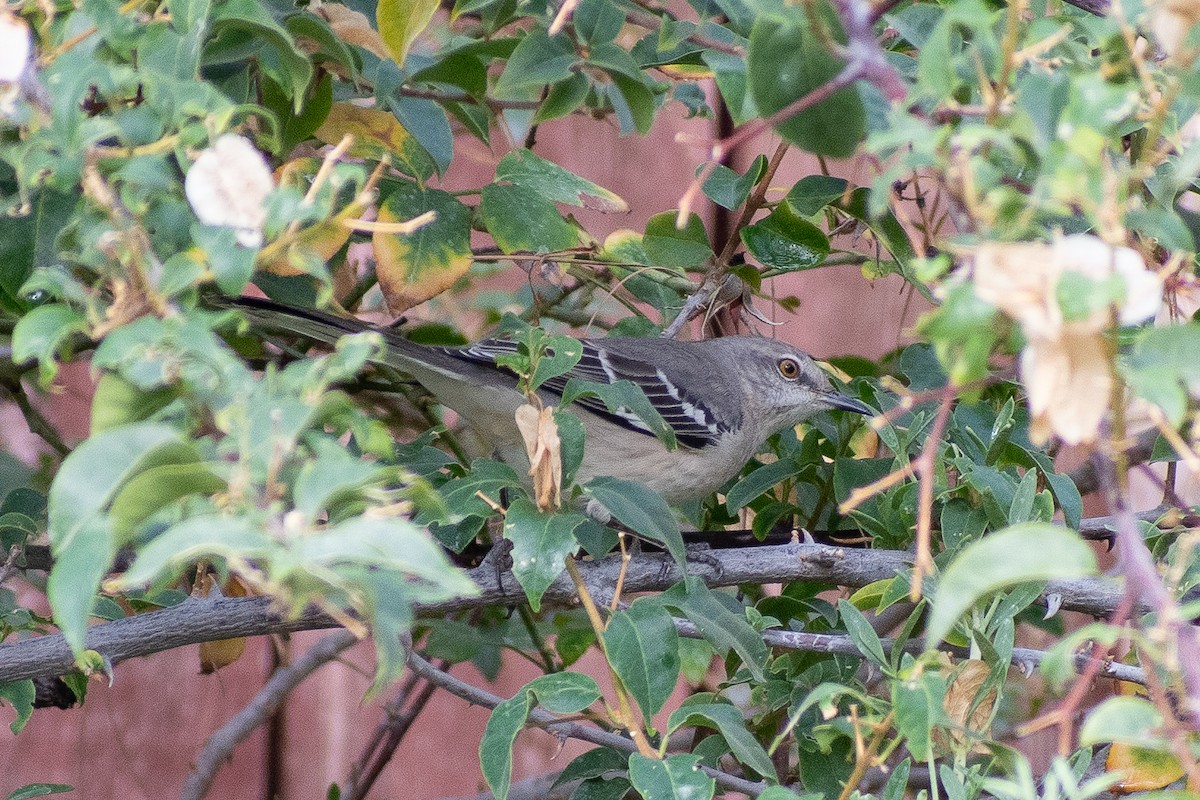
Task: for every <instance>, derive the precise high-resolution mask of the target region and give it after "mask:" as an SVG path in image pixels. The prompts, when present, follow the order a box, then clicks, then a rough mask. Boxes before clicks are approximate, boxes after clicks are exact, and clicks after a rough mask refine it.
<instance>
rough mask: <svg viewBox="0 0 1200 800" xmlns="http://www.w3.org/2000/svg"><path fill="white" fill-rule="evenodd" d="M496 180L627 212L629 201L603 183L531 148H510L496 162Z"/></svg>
mask: <svg viewBox="0 0 1200 800" xmlns="http://www.w3.org/2000/svg"><path fill="white" fill-rule="evenodd" d="M496 180H497V181H506V182H508V183H512V184H515V185H517V186H524V187H525V188H526V189H532V190H533V191H535V192H537V193H538V194H540V195H541V196H542V197H544V198H546V199H547V200H550V201H551V202H554V203H567V204H569V205H573V206H583V207H585V208H591V209H595V210H597V211H604V212H607V213H615V212H619V213H624V212H626V211H628V210H629V204H628V203H626V202H625V201H624V200H622V199H621V197H620V196H619V195H617V194H615V193H613V192H610V191H609V190H608V189H605V188H604V187H603V186H600V185H598V184H595V183H592V182H591V181H589V180H586V179H584V178H581V177H579V176H578V175H576V174H575V173H573V172H570V171H568V170H566V169H563V168H562V167H560V166H559V165H558V164H555V163H554V162H552V161H547V160H546V159H544V158H541V157H539V156H536V155H534V154H533V152H532V151H530V150H510V151H509V152H508V153H507V154H506V155H505V156H504V158H502V159H500V163H499V164H497V165H496Z"/></svg>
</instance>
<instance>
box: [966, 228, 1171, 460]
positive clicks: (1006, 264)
mask: <svg viewBox="0 0 1200 800" xmlns="http://www.w3.org/2000/svg"><path fill="white" fill-rule="evenodd" d="M974 271H975V283H974V287H975V293H976V295H978V297H979V298H980V299H982V300H985V301H987V302H988V303H991V304H992V305H994V306H996V307H997V308H999V309H1000V310H1001V311H1003V312H1004V313H1005V314H1007V315H1008V316H1010V317H1012V318H1013V319H1014V320H1016V322H1017V324H1019V325H1020V326H1021V331H1022V333H1024V334H1025V338H1026V340H1027V344H1026V347H1025V351H1024V352H1023V353H1022V354H1021V381H1022V382H1023V383H1024V384H1025V388H1026V390H1027V391H1028V393H1029V411H1030V413H1031V414H1032V416H1033V420H1032V422H1031V425H1030V438H1031V439H1033V441H1034V442H1038V443H1041V442H1045V441H1046V440H1048V439H1049V437H1050V435H1051V434H1054V435H1056V436H1058V437H1059V438H1060V439H1062V440H1063V441H1064V442H1067V443H1068V444H1080V443H1081V442H1087V441H1091V440H1092V439H1094V438H1095V437H1096V434H1097V432H1098V431H1099V429H1100V423H1101V421H1102V420H1103V419H1104V413H1105V411H1106V410H1107V408H1108V403H1109V400H1110V399H1111V393H1112V387H1113V375H1112V358H1111V355H1110V353H1109V352H1108V347H1109V344H1108V340H1107V339H1106V338H1105V336H1104V332H1105V329H1106V328H1107V327H1108V325H1109V323H1110V321H1111V319H1110V314H1111V312H1110V310H1109V309H1108V308H1107V307H1105V308H1098V309H1096V310H1094V311H1092V312H1091V313H1090V314H1088V315H1087V316H1086V317H1084V318H1082V319H1072V320H1070V321H1066V320H1064V319H1063V313H1062V308H1061V307H1060V305H1059V283H1060V281H1061V280H1062V277H1063V276H1064V275H1066V274H1067V273H1075V274H1079V275H1082V276H1084V277H1086V278H1089V279H1091V280H1093V281H1096V282H1098V283H1100V282H1106V281H1109V280H1110V279H1112V278H1114V277H1115V278H1119V279H1120V282H1121V285H1122V288H1123V291H1122V292H1121V298H1120V302H1119V303H1117V316H1118V319H1119V321H1120V323H1121V324H1122V325H1134V324H1137V323H1139V322H1142V321H1144V320H1146V319H1149V318H1150V317H1152V316H1154V315H1155V314H1156V313H1157V312H1158V309H1159V308H1160V306H1161V305H1162V293H1163V285H1162V280H1161V279H1160V278H1159V277H1158V275H1157V274H1155V273H1154V272H1151V271H1150V270H1148V269H1146V262H1145V261H1144V260H1143V259H1142V257H1141V256H1140V255H1138V253H1137V251H1136V250H1132V249H1130V248H1128V247H1114V246H1112V245H1110V244H1107V243H1106V242H1104V241H1102V240H1101V239H1099V238H1097V237H1095V236H1092V235H1090V234H1078V235H1075V236H1066V237H1062V238H1060V239H1057V240H1055V241H1054V242H1052V243H1050V244H1039V243H1023V244H985V245H983V246H982V247H980V248H979V250H978V251H977V253H976V255H975V270H974Z"/></svg>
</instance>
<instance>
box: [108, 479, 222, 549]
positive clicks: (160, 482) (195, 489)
mask: <svg viewBox="0 0 1200 800" xmlns="http://www.w3.org/2000/svg"><path fill="white" fill-rule="evenodd" d="M224 490H225V481H224V480H223V479H222V478H220V477H218V476H217V475H216V474H215V473H214V472H213V471H212V469H211V468H210V467H208V466H207V465H205V464H200V463H184V464H162V465H159V466H157V467H151V468H150V469H147V470H144V471H142V472H139V473H138V474H137V475H135V476H134V477H132V478H130V479H129V480H128V481H127V482H126V483H125V484H124V485H123V486H122V487H121V489H120V491H118V492H117V496H116V497H115V498H113V502H112V509H111V511H110V514H111V515H112V532H113V535H114V536H115V537H116V542H117V543H118V544H124V543H125V542H127V541H128V540H129V537H130V536H132V535H133V533H135V532H136V530H137V527H138V526H139V525H141V524H142V523H143V522H145V521H146V520H147V519H149V518H150V517H151V516H152V515H154V514H155V513H156V512H158V511H159V510H161V509H163V508H165V507H166V506H167V505H169V504H171V503H173V502H175V501H176V500H178V499H180V498H182V497H188V496H190V495H197V494H199V495H211V494H216V493H217V492H221V491H224Z"/></svg>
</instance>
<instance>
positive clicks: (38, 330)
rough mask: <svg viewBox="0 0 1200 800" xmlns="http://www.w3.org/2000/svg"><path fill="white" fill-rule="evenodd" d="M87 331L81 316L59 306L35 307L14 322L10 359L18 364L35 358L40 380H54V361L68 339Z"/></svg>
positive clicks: (52, 304) (63, 306) (56, 304)
mask: <svg viewBox="0 0 1200 800" xmlns="http://www.w3.org/2000/svg"><path fill="white" fill-rule="evenodd" d="M85 330H87V321H86V320H85V319H84V316H83V315H82V314H80V313H79V312H78V311H76V310H75V309H73V308H71V307H70V306H65V305H62V304H60V303H51V304H49V305H44V306H38V307H37V308H35V309H33V310H32V311H30V312H29V313H28V314H26V315H25V316H23V317H21V319H20V320H19V321H18V322H17V325H16V327H15V328H14V329H13V334H12V359H13V361H15V362H16V363H18V364H23V363H24V362H26V361H30V360H33V359H37V360H38V362H39V364H40V366H41V370H40V373H41V377H42V380H43V381H48V380H50V379H51V378H53V377H54V372H55V367H54V360H55V358H56V357H58V355H59V354H60V350H61V348H62V346H63V344H64V343H65V342H66V340H67V338H68V337H70V336H71V335H73V334H76V333H82V332H83V331H85Z"/></svg>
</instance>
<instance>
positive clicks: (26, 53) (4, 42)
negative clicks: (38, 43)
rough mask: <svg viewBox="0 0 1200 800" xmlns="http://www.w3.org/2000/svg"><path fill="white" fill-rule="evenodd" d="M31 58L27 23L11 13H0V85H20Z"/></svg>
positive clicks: (29, 33)
mask: <svg viewBox="0 0 1200 800" xmlns="http://www.w3.org/2000/svg"><path fill="white" fill-rule="evenodd" d="M32 58H33V33H32V32H31V31H30V30H29V23H27V22H26V21H25V20H23V19H21V18H20V17H18V16H17V15H16V14H13V13H12V12H11V11H0V83H20V81H21V76H22V75H23V74H24V73H25V70H26V68H28V66H29V62H30V60H31V59H32Z"/></svg>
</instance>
